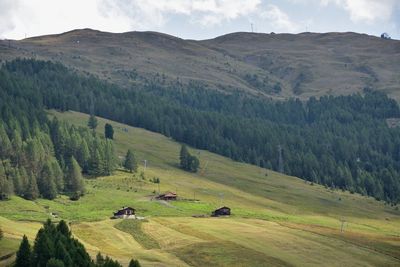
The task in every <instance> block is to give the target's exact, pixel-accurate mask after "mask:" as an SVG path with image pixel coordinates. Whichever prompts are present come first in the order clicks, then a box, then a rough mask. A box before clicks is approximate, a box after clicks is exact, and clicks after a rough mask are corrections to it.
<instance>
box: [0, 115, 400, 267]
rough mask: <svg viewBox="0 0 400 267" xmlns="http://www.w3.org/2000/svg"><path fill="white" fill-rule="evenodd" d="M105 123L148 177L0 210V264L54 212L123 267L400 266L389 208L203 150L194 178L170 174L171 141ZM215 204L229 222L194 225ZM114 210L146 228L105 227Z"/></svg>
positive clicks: (395, 217)
mask: <svg viewBox="0 0 400 267" xmlns="http://www.w3.org/2000/svg"><path fill="white" fill-rule="evenodd" d="M50 114H51V115H50V116H53V115H55V116H57V117H58V118H59V119H62V120H67V121H69V122H70V123H73V124H76V125H80V126H85V125H86V122H87V115H85V114H81V113H76V112H65V113H57V112H54V111H52V112H50ZM106 122H109V123H111V124H112V125H113V127H114V130H115V135H114V136H115V146H116V153H117V154H118V156H120V157H122V156H123V155H125V153H126V151H127V149H128V148H132V149H133V150H134V152H135V154H136V156H137V157H138V159H139V161H140V162H141V164H140V168H139V172H142V171H143V172H144V176H145V177H144V178H145V179H142V177H140V175H139V174H136V175H134V174H131V173H127V172H124V171H123V170H118V171H116V173H115V174H114V175H113V176H110V177H101V178H97V179H87V180H86V187H87V194H86V195H85V196H84V197H83V198H81V199H80V200H79V201H76V202H73V201H70V200H69V199H68V198H66V197H64V196H60V197H59V198H57V199H55V200H53V201H48V200H42V199H39V200H36V201H26V200H23V199H21V198H19V197H13V198H12V199H11V200H9V201H5V202H0V226H1V227H2V229H3V230H4V232H5V236H6V239H5V240H4V241H1V242H5V244H3V243H0V252H1V253H0V256H1V255H2V254H6V253H5V252H4V253H3V250H4V251H7V253H10V252H12V251H13V250H14V251H15V250H16V248H17V246H18V242H15V240H16V239H20V238H21V236H22V235H23V234H26V235H27V236H28V237H29V238H30V240H32V239H33V238H34V235H35V233H36V231H37V229H38V228H39V227H40V223H39V222H42V221H44V220H45V219H47V218H49V217H51V216H50V213H51V212H52V213H57V214H58V218H53V220H58V219H65V220H67V221H68V222H70V223H71V225H72V230H73V233H74V235H75V236H76V237H77V238H79V239H80V240H81V241H82V242H83V243H84V244H85V246H86V247H87V248H88V250H89V252H90V253H91V255H95V254H96V253H97V252H98V251H101V252H102V253H105V254H107V255H110V256H112V257H114V258H116V259H118V260H120V261H121V262H122V263H124V264H126V263H127V262H128V261H129V259H130V258H132V257H134V258H138V259H139V260H140V261H141V263H142V264H143V266H167V265H170V266H171V265H172V266H187V265H190V266H210V265H212V266H318V265H322V264H323V265H329V266H399V265H400V212H399V211H398V210H397V209H396V208H395V207H390V206H388V205H385V204H384V203H383V202H378V201H375V200H374V199H372V198H367V197H363V196H360V195H358V194H350V193H348V192H342V191H331V190H328V189H326V188H324V187H322V186H319V185H310V184H308V183H305V182H304V181H303V180H300V179H298V178H295V177H289V176H285V175H282V174H279V173H275V172H273V171H270V170H265V169H262V168H259V167H255V166H251V165H248V164H243V163H238V162H234V161H232V160H230V159H227V158H224V157H221V156H218V155H215V154H212V153H209V152H207V151H202V150H195V149H191V152H192V153H194V154H195V155H197V156H198V157H199V158H200V161H201V169H200V171H199V173H197V174H192V173H187V172H184V171H182V170H180V169H179V168H178V167H177V164H178V154H179V149H180V145H179V144H177V143H176V142H174V141H173V140H171V139H169V138H166V137H164V136H162V135H159V134H156V133H152V132H149V131H146V130H143V129H138V128H133V127H129V126H126V125H122V124H119V123H115V122H110V121H108V120H103V119H100V118H99V126H98V128H97V130H98V133H99V134H103V130H104V124H105V123H106ZM143 160H147V162H148V164H147V168H146V170H144V168H143V164H142V162H143ZM153 177H159V178H160V180H161V183H160V185H159V187H160V191H161V192H165V191H176V192H177V193H178V196H179V200H178V201H174V202H170V203H166V202H162V201H156V200H154V199H153V196H154V192H157V191H158V185H157V184H154V183H152V182H151V179H152V178H153ZM221 205H227V206H229V207H231V208H232V213H233V214H232V216H231V217H230V218H209V217H206V218H194V217H192V216H193V215H206V216H208V215H209V214H210V213H211V211H212V210H213V209H215V208H217V207H218V206H221ZM121 206H132V207H134V208H135V209H136V210H137V214H138V215H139V216H143V217H146V221H143V222H137V221H129V220H127V221H121V220H111V219H109V218H110V216H111V215H112V212H113V211H115V210H117V209H118V208H120V207H121ZM342 221H345V223H344V232H341V231H340V228H341V225H342ZM10 240H12V241H10ZM3 264H5V262H3Z"/></svg>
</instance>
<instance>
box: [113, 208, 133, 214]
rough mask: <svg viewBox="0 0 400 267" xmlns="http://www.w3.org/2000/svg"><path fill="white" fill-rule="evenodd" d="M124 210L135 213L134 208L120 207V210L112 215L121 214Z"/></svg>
mask: <svg viewBox="0 0 400 267" xmlns="http://www.w3.org/2000/svg"><path fill="white" fill-rule="evenodd" d="M126 210H131V211H133V212H135V209H134V208H131V207H122V208H121V209H119V210H117V211H116V212H114V214H121V213H122V212H124V211H126Z"/></svg>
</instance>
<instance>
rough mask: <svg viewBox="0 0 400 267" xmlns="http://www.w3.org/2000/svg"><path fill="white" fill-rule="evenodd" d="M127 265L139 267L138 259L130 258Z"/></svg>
mask: <svg viewBox="0 0 400 267" xmlns="http://www.w3.org/2000/svg"><path fill="white" fill-rule="evenodd" d="M129 267H140V263H139V261H138V260H134V259H132V260H131V261H130V262H129Z"/></svg>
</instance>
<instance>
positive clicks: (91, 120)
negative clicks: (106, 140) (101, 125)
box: [88, 114, 97, 132]
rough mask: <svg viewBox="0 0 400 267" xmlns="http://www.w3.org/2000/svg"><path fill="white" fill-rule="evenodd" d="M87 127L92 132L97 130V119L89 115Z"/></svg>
mask: <svg viewBox="0 0 400 267" xmlns="http://www.w3.org/2000/svg"><path fill="white" fill-rule="evenodd" d="M88 127H89V128H90V129H92V131H93V132H94V131H95V130H96V128H97V118H96V116H95V115H93V114H91V115H90V117H89V121H88Z"/></svg>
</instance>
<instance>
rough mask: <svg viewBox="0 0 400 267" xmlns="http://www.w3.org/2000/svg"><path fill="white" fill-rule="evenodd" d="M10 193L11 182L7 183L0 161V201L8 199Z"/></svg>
mask: <svg viewBox="0 0 400 267" xmlns="http://www.w3.org/2000/svg"><path fill="white" fill-rule="evenodd" d="M11 193H12V185H11V181H9V179H8V177H7V175H6V172H5V169H4V166H3V162H2V161H1V160H0V200H4V199H8V198H9V197H10V195H11Z"/></svg>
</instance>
